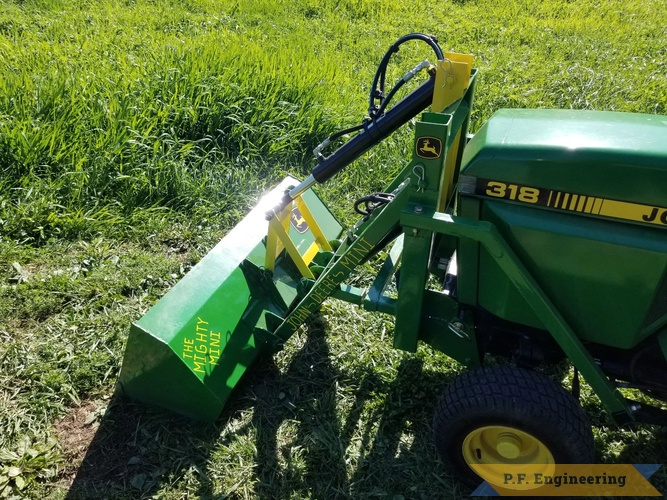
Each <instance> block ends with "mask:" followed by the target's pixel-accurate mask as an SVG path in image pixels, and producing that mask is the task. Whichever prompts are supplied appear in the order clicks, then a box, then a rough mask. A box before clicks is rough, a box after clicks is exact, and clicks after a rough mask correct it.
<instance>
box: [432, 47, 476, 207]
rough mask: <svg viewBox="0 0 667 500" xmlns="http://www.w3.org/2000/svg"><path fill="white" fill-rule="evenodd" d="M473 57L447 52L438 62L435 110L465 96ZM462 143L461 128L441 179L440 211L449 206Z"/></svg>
mask: <svg viewBox="0 0 667 500" xmlns="http://www.w3.org/2000/svg"><path fill="white" fill-rule="evenodd" d="M472 62H473V56H472V55H471V54H459V53H456V52H447V53H446V54H445V58H444V59H442V60H441V61H438V65H437V67H436V73H435V88H434V90H433V103H432V105H431V111H433V112H434V113H441V112H442V111H444V110H445V108H447V107H448V106H450V105H452V104H453V103H455V102H456V101H458V100H459V99H461V98H462V97H463V95H464V94H465V91H466V89H467V88H468V83H469V81H470V73H471V72H472ZM460 142H461V130H459V132H458V134H457V136H456V137H455V138H454V141H453V142H452V144H451V146H450V148H449V150H448V151H447V158H446V159H445V168H444V173H443V175H442V178H441V181H440V202H439V204H438V207H437V208H438V211H439V212H442V211H444V209H445V204H446V203H447V200H449V197H450V195H451V190H452V184H453V182H454V172H455V170H456V155H457V154H458V150H459V144H460Z"/></svg>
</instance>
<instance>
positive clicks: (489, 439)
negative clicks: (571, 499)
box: [462, 425, 556, 489]
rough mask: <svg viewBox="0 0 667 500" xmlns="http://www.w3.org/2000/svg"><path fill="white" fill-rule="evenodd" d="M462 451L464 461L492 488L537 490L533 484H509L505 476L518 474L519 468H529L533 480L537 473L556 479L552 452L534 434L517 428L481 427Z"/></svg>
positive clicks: (468, 438)
mask: <svg viewBox="0 0 667 500" xmlns="http://www.w3.org/2000/svg"><path fill="white" fill-rule="evenodd" d="M462 451H463V458H464V460H465V461H466V463H467V464H468V465H469V466H470V468H471V469H472V470H474V471H475V472H476V473H477V475H479V476H480V477H481V478H482V479H484V480H485V481H488V482H489V483H490V484H492V485H495V486H501V487H504V488H512V489H532V488H536V487H538V486H537V485H535V486H533V485H531V484H507V481H506V474H508V472H513V471H516V470H517V469H516V466H517V465H528V467H526V471H527V472H529V473H530V475H531V476H532V475H533V474H534V473H540V474H543V475H553V474H554V471H555V469H556V467H555V461H554V457H553V455H552V454H551V452H550V451H549V448H547V447H546V445H545V444H544V443H543V442H542V441H540V440H539V439H537V438H536V437H535V436H533V435H532V434H528V433H527V432H524V431H521V430H519V429H516V428H514V427H506V426H503V425H490V426H486V427H479V428H477V429H475V430H473V431H472V432H470V433H469V434H468V435H467V436H466V438H465V439H464V440H463V447H462ZM508 466H509V467H508ZM510 469H511V470H510Z"/></svg>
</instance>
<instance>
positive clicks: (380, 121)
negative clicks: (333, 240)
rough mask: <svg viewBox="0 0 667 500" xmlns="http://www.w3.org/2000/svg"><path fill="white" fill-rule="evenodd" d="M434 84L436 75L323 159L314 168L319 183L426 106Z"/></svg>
mask: <svg viewBox="0 0 667 500" xmlns="http://www.w3.org/2000/svg"><path fill="white" fill-rule="evenodd" d="M434 84H435V77H434V76H431V77H430V78H429V79H428V80H427V81H426V82H424V83H423V84H421V85H420V86H419V87H417V88H416V89H415V90H414V91H412V92H411V93H410V94H408V95H407V96H406V97H405V98H403V99H402V100H400V101H399V102H398V103H396V104H395V105H394V106H393V107H392V108H391V109H390V110H389V111H387V112H386V113H385V114H384V115H382V116H381V117H379V118H377V119H376V120H374V121H372V122H368V123H366V124H365V125H364V129H363V130H362V131H361V132H359V133H358V134H357V135H355V136H354V137H353V138H352V139H350V140H349V141H347V142H346V143H345V144H343V145H342V146H341V147H340V148H338V149H337V150H336V151H334V152H333V153H332V154H331V155H329V156H328V157H326V158H324V159H323V160H322V161H321V162H320V164H319V165H317V166H316V167H315V168H314V169H313V172H312V176H313V177H314V178H315V180H316V181H317V182H319V183H322V182H325V181H327V180H328V179H330V178H331V177H332V176H333V175H334V174H336V173H337V172H339V171H340V170H342V169H343V168H345V167H346V166H347V165H349V164H350V163H352V162H353V161H354V160H356V159H357V158H359V156H361V155H362V154H363V153H365V152H366V151H368V149H370V148H371V147H372V146H374V145H375V144H377V143H378V142H380V141H381V140H382V139H384V138H386V137H387V136H388V135H390V134H391V133H392V132H394V131H395V130H396V129H398V128H399V127H400V126H401V125H403V124H405V123H407V122H408V121H410V119H412V118H413V117H415V116H416V115H418V114H419V113H421V112H422V111H423V110H424V109H426V108H427V107H428V106H429V104H431V101H432V100H433V88H434Z"/></svg>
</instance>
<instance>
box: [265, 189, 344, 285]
mask: <svg viewBox="0 0 667 500" xmlns="http://www.w3.org/2000/svg"><path fill="white" fill-rule="evenodd" d="M290 227H294V228H295V230H297V231H300V232H301V233H303V232H304V231H306V230H307V231H309V232H310V233H311V234H312V236H313V238H314V241H313V242H312V243H311V244H310V246H309V247H308V248H307V249H306V251H305V252H304V253H303V255H302V254H301V252H299V249H298V248H297V246H296V245H295V244H294V241H293V240H292V238H291V237H290V235H289V233H290ZM299 228H303V230H300V229H299ZM283 249H285V251H286V252H287V254H288V255H289V256H290V258H291V259H292V261H293V262H294V264H295V265H296V267H297V269H298V270H299V272H300V273H301V275H302V276H303V277H304V278H311V279H314V278H315V276H314V275H313V273H312V272H311V270H310V269H309V268H308V265H309V264H310V263H311V262H312V261H313V259H314V258H315V256H316V255H317V253H318V252H319V251H320V250H324V251H328V252H331V251H332V248H331V245H330V244H329V241H328V240H327V238H326V236H324V233H323V232H322V229H321V228H320V226H319V224H318V223H317V221H316V220H315V217H313V214H312V212H311V210H310V208H308V205H307V204H306V202H305V201H304V199H303V198H302V197H301V196H299V197H297V198H296V199H295V200H294V201H293V202H292V204H291V205H288V206H287V207H286V208H285V209H283V211H282V212H280V213H279V214H275V213H274V214H273V216H272V217H271V219H270V220H269V231H268V234H267V237H266V257H265V261H264V267H265V268H266V269H268V270H269V271H273V270H274V269H275V265H276V258H277V257H278V255H279V254H280V252H281V251H282V250H283Z"/></svg>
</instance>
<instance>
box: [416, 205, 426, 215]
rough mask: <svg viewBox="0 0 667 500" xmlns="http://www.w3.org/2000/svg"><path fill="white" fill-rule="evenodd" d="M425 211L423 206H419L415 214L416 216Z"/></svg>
mask: <svg viewBox="0 0 667 500" xmlns="http://www.w3.org/2000/svg"><path fill="white" fill-rule="evenodd" d="M423 211H424V207H422V206H421V205H417V206H416V207H415V213H416V214H421V213H422V212H423Z"/></svg>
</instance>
